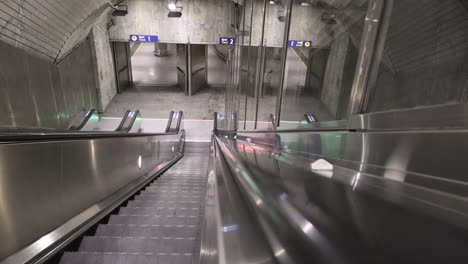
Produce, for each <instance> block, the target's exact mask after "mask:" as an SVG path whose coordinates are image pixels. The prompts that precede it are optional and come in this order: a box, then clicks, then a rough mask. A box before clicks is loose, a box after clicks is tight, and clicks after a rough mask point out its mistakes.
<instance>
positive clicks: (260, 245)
mask: <svg viewBox="0 0 468 264" xmlns="http://www.w3.org/2000/svg"><path fill="white" fill-rule="evenodd" d="M210 155H211V158H210V163H209V166H208V168H209V170H208V185H207V191H206V198H205V212H204V222H203V223H202V227H201V241H200V243H201V245H200V258H199V262H198V263H200V264H202V263H203V264H206V263H275V259H274V257H273V255H272V253H271V250H270V249H269V247H268V245H267V243H266V241H265V238H264V237H263V235H262V234H261V232H259V230H258V226H257V223H256V222H255V220H254V218H252V216H251V215H249V214H248V210H249V209H248V207H247V205H246V204H245V203H244V202H243V201H244V198H243V197H242V195H241V193H240V192H239V190H238V188H237V186H236V182H235V181H234V178H233V175H232V174H231V172H230V170H229V168H228V167H227V165H226V163H225V160H224V157H223V155H222V154H221V152H220V149H219V148H218V146H217V145H213V149H212V152H211V154H210Z"/></svg>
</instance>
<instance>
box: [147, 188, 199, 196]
mask: <svg viewBox="0 0 468 264" xmlns="http://www.w3.org/2000/svg"><path fill="white" fill-rule="evenodd" d="M155 192H157V194H164V195H175V194H177V195H200V194H201V193H202V191H201V190H190V189H185V190H176V189H172V190H161V189H160V190H157V191H153V192H150V193H148V192H147V190H145V191H142V192H141V193H140V195H144V194H148V195H156V194H155Z"/></svg>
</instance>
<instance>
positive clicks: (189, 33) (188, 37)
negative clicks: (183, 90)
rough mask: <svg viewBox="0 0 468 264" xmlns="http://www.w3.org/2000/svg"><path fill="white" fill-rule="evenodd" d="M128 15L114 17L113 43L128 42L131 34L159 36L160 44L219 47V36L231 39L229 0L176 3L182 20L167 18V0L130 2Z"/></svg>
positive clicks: (111, 33) (132, 0) (137, 0)
mask: <svg viewBox="0 0 468 264" xmlns="http://www.w3.org/2000/svg"><path fill="white" fill-rule="evenodd" d="M123 4H126V5H128V15H126V16H123V17H114V18H113V20H114V23H115V26H113V27H112V28H111V29H110V38H111V39H112V40H121V41H128V40H129V38H130V35H131V34H145V35H158V36H159V40H160V42H168V43H187V42H189V41H190V42H191V43H210V44H218V43H219V37H222V36H230V34H232V33H233V32H232V30H231V29H230V26H229V21H230V17H231V12H230V11H231V9H230V8H231V7H232V6H233V2H231V1H228V0H193V1H192V0H191V1H179V2H178V3H177V5H178V6H181V7H183V10H182V17H180V18H168V17H167V14H168V13H169V10H168V9H167V1H166V0H131V1H125V2H124V3H123Z"/></svg>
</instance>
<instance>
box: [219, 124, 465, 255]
mask: <svg viewBox="0 0 468 264" xmlns="http://www.w3.org/2000/svg"><path fill="white" fill-rule="evenodd" d="M442 138H445V140H444V141H442ZM465 138H466V133H461V132H460V133H458V132H453V131H452V132H439V133H431V132H427V133H416V132H414V133H406V134H405V133H347V132H336V133H331V132H325V133H319V132H315V133H313V132H310V133H304V132H303V133H263V134H260V133H244V134H238V135H237V139H224V138H223V139H220V138H218V139H217V141H218V143H219V144H220V146H221V149H222V153H223V155H224V156H225V157H226V160H227V161H228V164H229V167H230V170H231V171H232V172H233V173H234V174H235V175H236V180H237V182H238V183H240V184H239V186H241V191H242V192H243V193H244V194H245V195H244V196H245V197H247V201H248V202H249V203H250V207H251V208H252V209H253V211H254V212H255V215H256V216H257V217H258V218H259V219H261V218H262V217H263V218H264V219H266V220H265V221H261V222H260V225H261V226H262V229H263V230H264V231H265V232H266V233H268V230H274V233H273V237H276V238H279V239H278V240H277V241H280V242H282V245H283V250H284V254H286V255H289V256H291V257H292V258H293V259H294V261H295V262H296V263H303V262H304V260H305V259H307V262H314V260H315V261H316V262H318V263H395V262H398V263H414V262H418V263H440V262H447V261H448V262H452V263H461V262H463V260H464V259H466V258H467V257H468V255H467V252H466V250H465V248H466V247H467V246H468V240H467V239H466V232H467V230H466V223H467V215H468V203H467V201H466V196H467V193H468V190H467V188H466V175H465V173H464V172H465V171H466V170H467V168H466V165H465V164H466V162H463V161H462V159H463V158H461V157H465V156H466V155H467V153H466V152H467V151H466V150H467V149H468V148H467V147H465V146H462V145H460V144H463V142H466V139H465ZM447 139H449V140H447ZM441 153H445V154H446V155H441ZM434 158H436V159H437V162H428V161H431V160H433V159H434ZM317 159H325V160H327V161H328V162H329V163H331V164H332V165H333V167H332V169H331V170H330V171H320V170H318V171H317V170H313V167H312V166H311V165H312V164H313V163H314V162H315V161H316V160H317ZM269 241H270V243H271V239H269ZM272 245H274V241H273V244H272ZM434 248H436V249H437V250H434Z"/></svg>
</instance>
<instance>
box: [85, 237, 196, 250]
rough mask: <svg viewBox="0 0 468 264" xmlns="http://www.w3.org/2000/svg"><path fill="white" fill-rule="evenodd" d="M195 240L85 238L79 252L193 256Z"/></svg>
mask: <svg viewBox="0 0 468 264" xmlns="http://www.w3.org/2000/svg"><path fill="white" fill-rule="evenodd" d="M194 241H195V239H194V238H162V237H161V238H160V237H157V238H148V237H96V236H95V237H84V238H83V241H82V242H81V245H80V249H79V251H84V252H109V253H110V252H114V253H119V252H122V253H143V254H145V253H165V254H171V253H179V254H191V253H192V252H193V247H194V244H195V243H194Z"/></svg>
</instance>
